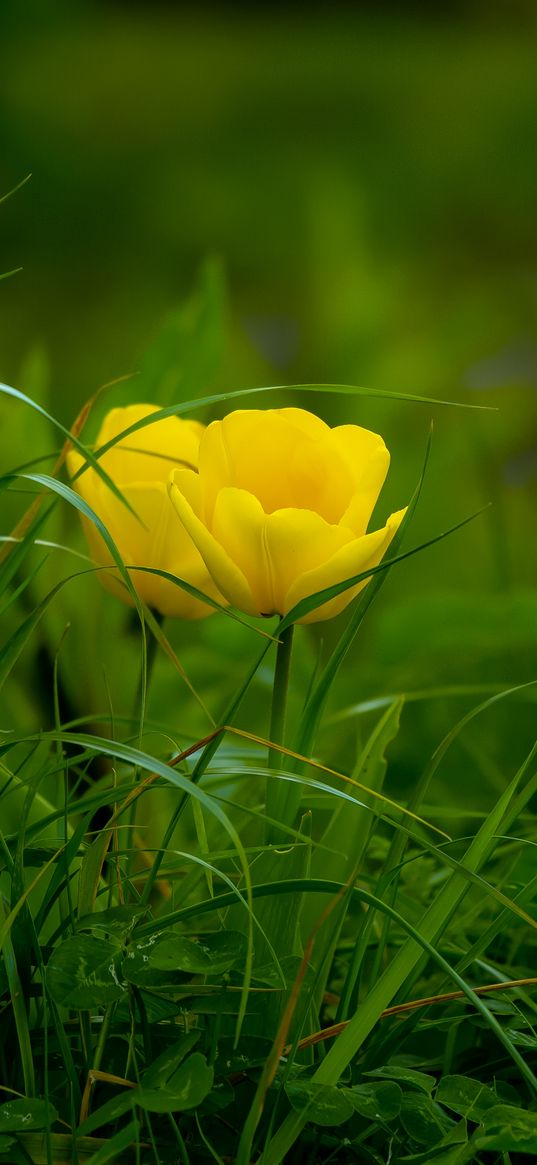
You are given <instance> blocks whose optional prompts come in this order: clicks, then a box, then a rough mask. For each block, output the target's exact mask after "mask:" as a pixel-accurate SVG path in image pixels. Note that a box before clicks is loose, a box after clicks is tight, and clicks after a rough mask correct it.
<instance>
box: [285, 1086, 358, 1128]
mask: <svg viewBox="0 0 537 1165" xmlns="http://www.w3.org/2000/svg"><path fill="white" fill-rule="evenodd" d="M285 1092H286V1095H287V1099H288V1100H289V1103H290V1104H291V1105H292V1107H293V1108H294V1109H296V1111H297V1112H300V1113H302V1115H303V1116H304V1117H305V1118H306V1120H308V1121H313V1124H316V1125H323V1126H325V1127H327V1128H328V1127H330V1126H331V1125H342V1124H343V1123H344V1122H345V1121H347V1120H349V1118H350V1117H351V1116H352V1114H353V1112H354V1107H353V1105H352V1103H351V1101H350V1100H349V1097H348V1092H349V1089H345V1090H343V1089H341V1088H336V1086H335V1085H334V1084H312V1083H311V1082H309V1081H301V1080H294V1081H293V1082H292V1083H290V1084H286V1086H285Z"/></svg>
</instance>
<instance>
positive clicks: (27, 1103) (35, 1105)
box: [0, 1097, 58, 1135]
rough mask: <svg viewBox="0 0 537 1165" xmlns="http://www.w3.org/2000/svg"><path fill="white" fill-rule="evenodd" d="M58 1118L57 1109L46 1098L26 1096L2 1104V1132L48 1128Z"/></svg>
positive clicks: (0, 1121)
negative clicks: (37, 1098)
mask: <svg viewBox="0 0 537 1165" xmlns="http://www.w3.org/2000/svg"><path fill="white" fill-rule="evenodd" d="M57 1119H58V1113H57V1112H56V1109H55V1108H54V1107H53V1105H52V1104H50V1103H49V1102H48V1101H46V1100H36V1099H35V1098H32V1099H31V1100H27V1099H26V1098H25V1097H22V1098H20V1099H19V1098H17V1100H8V1101H6V1103H5V1104H2V1105H0V1133H2V1135H4V1134H5V1133H22V1132H26V1130H28V1131H29V1130H30V1129H46V1128H49V1127H50V1125H52V1124H53V1123H54V1121H55V1120H57Z"/></svg>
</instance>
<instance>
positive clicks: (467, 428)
mask: <svg viewBox="0 0 537 1165" xmlns="http://www.w3.org/2000/svg"><path fill="white" fill-rule="evenodd" d="M0 23H1V40H2V68H1V80H0V85H1V91H2V101H1V114H0V116H1V124H0V175H1V191H0V192H7V191H8V190H10V189H11V188H12V187H14V186H15V185H16V184H17V183H18V182H20V180H21V179H22V178H24V176H25V175H26V174H27V173H29V172H31V174H32V177H31V180H30V181H29V182H28V183H27V184H26V185H25V186H24V187H23V188H22V189H21V190H19V191H18V192H17V193H15V194H14V195H13V196H12V197H11V198H10V199H9V200H7V201H6V202H4V203H3V204H2V205H1V206H0V266H1V269H2V270H3V271H9V270H11V269H13V268H17V267H19V266H22V267H23V271H22V272H20V273H19V274H17V275H15V276H13V277H12V278H10V279H8V280H5V281H3V282H2V283H1V284H0V353H1V361H0V365H1V366H0V378H1V379H2V380H4V381H6V382H7V383H9V384H12V385H15V386H16V387H17V388H19V389H21V390H23V391H25V392H27V393H29V394H30V395H32V396H33V397H35V399H37V400H38V401H40V402H41V403H42V404H43V405H45V406H46V407H48V408H50V410H51V411H52V412H53V413H54V415H55V416H57V417H58V418H59V419H60V420H61V421H62V422H63V423H64V424H70V423H71V422H72V421H73V419H74V417H75V415H76V414H77V412H78V410H79V409H80V407H81V405H82V404H83V402H84V401H85V400H86V399H87V398H88V397H89V396H91V395H92V394H93V393H94V392H95V390H96V389H97V388H98V387H99V385H101V384H103V383H105V382H108V381H111V380H113V379H114V378H117V377H121V376H123V375H125V374H131V373H136V374H137V375H135V376H134V378H133V379H132V380H129V381H128V382H127V383H126V384H125V383H123V384H120V385H117V386H116V387H114V388H111V389H110V390H107V393H106V394H105V395H104V397H103V398H102V399H101V401H100V402H99V404H98V406H97V407H96V409H95V411H94V414H92V419H91V420H90V423H89V426H88V429H87V431H86V432H87V435H88V438H91V435H92V434H93V435H94V434H95V431H96V425H97V422H98V419H99V416H101V415H102V413H103V411H104V410H105V409H106V408H108V407H110V406H111V405H112V404H115V403H123V402H125V401H126V400H128V399H139V400H145V399H151V400H154V401H155V402H157V403H163V404H168V403H170V402H171V401H173V400H177V399H185V398H191V397H198V396H202V395H203V394H204V393H205V392H207V391H210V390H225V389H234V388H242V387H246V386H251V385H262V384H293V383H311V382H321V383H327V382H343V383H347V384H357V385H365V386H369V387H371V388H374V389H388V390H392V391H395V392H402V393H411V394H420V395H423V396H430V397H435V398H445V399H448V400H455V401H460V402H464V403H466V404H472V405H487V406H490V407H491V409H492V410H494V411H471V410H465V409H461V408H453V409H450V408H441V407H433V406H429V405H425V404H414V403H408V402H404V401H394V400H372V399H367V398H364V397H360V398H356V399H352V398H349V397H341V398H330V399H329V398H327V397H321V396H313V395H312V396H308V397H306V398H303V397H301V398H300V403H302V404H305V405H306V406H307V407H311V408H314V409H316V410H317V411H318V412H320V413H321V414H322V415H323V416H324V417H325V418H326V419H327V420H328V421H330V422H331V423H337V422H343V421H355V422H357V423H362V424H365V425H367V426H369V427H372V428H377V429H378V430H379V431H380V432H382V433H383V435H384V437H385V439H386V441H387V444H388V445H389V447H390V449H391V450H392V469H391V473H390V479H389V482H388V483H387V486H386V488H385V491H384V493H383V496H382V499H381V503H380V505H379V515H380V516H385V514H386V513H387V512H389V510H390V509H394V508H398V507H399V506H401V505H402V504H404V503H405V502H406V501H407V499H408V498H409V496H410V493H411V491H412V489H413V487H414V484H415V482H416V480H417V478H418V476H419V473H420V468H421V464H422V460H423V452H424V448H425V443H426V439H427V433H428V431H429V426H430V423H431V420H432V421H433V422H434V439H433V450H432V457H431V463H430V468H429V472H428V475H427V479H426V483H425V487H424V494H423V500H422V502H421V505H420V509H419V512H418V514H417V516H416V520H415V523H414V526H413V529H412V531H411V534H410V536H409V542H408V545H418V544H419V543H420V542H421V541H423V540H425V539H426V538H429V537H432V536H434V535H435V534H437V533H439V532H440V531H442V530H444V529H447V527H449V526H450V525H452V524H454V523H455V522H457V521H459V520H460V519H462V518H464V517H466V516H467V515H469V514H470V513H472V512H473V511H474V510H477V509H478V508H479V507H480V506H484V505H485V504H486V503H488V502H491V503H492V505H491V507H490V509H488V510H487V511H486V513H484V514H483V515H482V516H481V517H479V518H477V519H476V521H475V522H474V523H472V524H470V525H469V526H468V527H466V528H465V529H464V530H462V531H460V532H459V533H457V534H455V535H454V536H453V537H451V538H449V539H446V541H445V542H442V543H440V544H439V545H438V546H436V547H434V548H433V549H430V550H426V551H424V552H423V554H419V555H416V556H415V557H414V558H412V559H410V560H409V561H408V562H406V563H405V564H403V565H402V566H400V567H398V568H397V569H394V570H393V571H392V572H391V575H390V578H389V579H388V581H387V584H386V586H385V588H384V590H383V592H382V595H381V597H380V598H379V599H378V601H377V602H376V604H375V607H374V609H372V611H371V613H370V617H369V619H368V625H367V628H365V629H364V634H363V636H362V639H361V641H360V644H359V645H358V646H357V648H356V651H355V653H354V655H353V658H352V661H349V662H348V664H347V666H346V670H345V673H344V675H343V676H342V677H341V680H340V684H339V687H338V691H337V693H336V694H335V696H334V704H335V707H342V706H347V705H350V704H353V703H355V702H357V701H359V700H363V699H367V698H369V697H375V696H377V695H382V694H385V693H390V692H394V691H400V690H413V691H426V692H427V691H428V692H431V691H433V690H435V689H437V688H439V689H441V688H442V687H443V686H446V685H448V686H452V685H456V684H461V685H468V684H475V685H477V686H479V685H481V687H483V686H484V685H487V684H492V685H494V684H502V683H505V684H506V685H507V684H509V683H520V682H523V681H524V680H529V679H533V678H534V661H535V648H536V645H537V600H536V591H535V580H536V574H535V568H536V565H537V551H536V528H535V502H536V494H537V491H536V482H537V437H536V430H537V424H536V421H537V408H536V402H537V336H536V329H535V321H536V310H537V229H536V206H537V141H536V137H537V132H536V127H537V70H536V67H535V62H536V60H537V51H536V50H537V9H536V6H535V4H533V3H532V2H531V0H528V3H524V2H520V0H511V2H509V3H507V2H505V3H500V2H497V3H495V2H493V0H491V2H487V3H485V2H483V3H467V4H464V3H449V4H447V3H446V4H443V3H435V4H429V5H427V4H422V5H418V4H411V3H400V4H395V3H385V4H378V3H370V4H367V3H360V4H355V5H353V6H348V7H347V6H339V5H337V4H336V5H322V6H321V5H319V6H316V5H313V6H309V7H308V10H307V12H305V11H304V12H299V11H298V8H295V6H293V5H281V6H279V5H270V6H266V7H265V6H255V5H254V6H252V5H238V4H237V5H229V6H228V5H222V6H215V7H213V8H209V7H206V6H204V5H197V6H191V7H186V6H183V5H181V4H179V3H167V4H166V3H159V2H157V0H151V2H150V0H147V2H146V3H143V2H138V3H134V2H130V3H129V2H127V0H124V2H122V3H120V2H115V0H102V2H101V3H97V2H96V0H95V2H93V3H92V2H90V0H64V2H63V3H62V2H60V0H48V2H45V3H43V2H42V0H24V2H22V0H19V2H16V3H10V2H9V0H4V3H3V4H2V9H1V15H0ZM291 400H292V396H291V395H290V394H285V393H279V394H276V395H274V397H270V398H268V397H267V399H266V400H265V401H264V403H265V404H266V405H268V404H269V403H270V404H273V403H274V404H276V403H283V402H286V403H290V401H291ZM220 412H222V409H220ZM199 415H200V417H201V419H209V418H210V417H211V416H214V415H218V410H217V409H216V410H215V409H213V410H212V411H210V412H207V411H206V412H205V413H200V414H199ZM0 444H1V446H2V465H4V466H5V467H6V468H9V467H11V466H14V465H18V464H21V463H23V462H25V461H27V460H28V459H29V458H30V457H33V456H38V455H40V454H45V453H47V452H51V451H52V450H54V449H55V448H58V445H59V439H58V435H57V434H55V433H54V431H53V430H52V429H51V428H50V427H48V426H47V425H46V424H45V423H44V422H42V420H40V419H39V418H37V417H36V416H35V415H33V414H31V413H30V412H29V410H27V409H25V408H24V407H23V406H22V405H18V404H15V403H14V402H13V401H6V400H1V401H0ZM43 465H44V466H45V468H46V467H47V465H46V463H43ZM25 500H27V499H21V497H20V496H19V495H18V494H16V493H10V495H9V497H8V498H7V500H6V495H3V501H2V510H3V520H2V532H3V533H8V532H9V529H10V528H11V524H12V522H13V521H14V520H15V518H16V517H17V515H18V514H19V513H20V512H21V511H22V507H23V504H24V501H25ZM49 537H51V538H57V539H58V540H60V541H62V542H63V543H67V544H69V545H73V546H77V547H78V548H79V549H82V540H81V536H80V534H79V531H78V529H77V527H76V521H75V519H74V517H73V515H72V514H71V513H70V512H69V511H68V507H67V506H65V507H63V508H61V509H60V507H57V508H56V510H55V512H54V516H53V519H52V522H51V526H50V532H49ZM72 569H73V564H72V562H71V561H70V560H68V558H67V557H66V555H65V554H64V555H63V557H62V553H61V552H57V553H56V554H51V556H50V557H49V559H48V560H47V562H46V563H45V566H44V567H43V568H42V569H41V570H40V572H39V574H38V575H37V576H36V578H35V580H34V581H33V582H32V584H31V587H30V588H28V589H27V590H26V591H25V592H24V595H23V596H22V597H21V600H20V607H21V613H24V611H25V609H26V608H25V604H26V605H28V604H30V603H31V602H35V601H36V599H37V598H38V597H40V596H41V595H42V594H43V593H44V591H45V589H46V585H49V584H50V585H51V584H52V581H54V579H55V578H57V577H60V576H61V574H62V572H63V573H66V572H67V571H71V570H72ZM10 618H11V619H12V618H13V609H11V611H10ZM67 623H69V624H70V630H69V633H68V634H66V635H65V637H64V639H63V640H62V648H61V653H62V655H61V660H62V666H61V669H60V670H61V675H62V685H63V688H62V692H63V694H62V699H63V701H64V712H65V715H66V716H67V715H70V714H72V715H76V714H77V713H78V714H82V712H83V711H84V712H87V711H90V712H95V713H96V712H97V711H99V710H102V709H103V708H106V707H108V704H109V701H110V699H112V701H113V703H114V706H115V709H116V711H118V712H121V711H123V712H126V710H127V708H128V707H129V706H130V702H131V701H132V692H133V685H134V683H135V673H136V668H135V667H134V666H133V658H134V656H133V652H134V647H135V643H136V636H135V630H134V628H133V625H132V622H131V621H130V617H129V613H128V612H127V611H126V610H125V609H124V608H121V607H120V605H119V604H117V603H115V602H114V601H113V600H112V599H110V597H109V596H107V595H105V594H104V592H101V590H100V588H99V586H98V584H97V583H96V582H95V580H94V579H89V580H88V579H84V580H82V581H79V582H76V583H73V584H69V586H68V587H67V588H66V589H65V590H64V591H63V592H62V593H61V595H60V596H58V598H57V600H55V602H54V604H53V605H52V606H51V608H50V609H49V611H48V612H47V616H46V618H45V619H44V620H43V622H42V624H41V629H40V632H39V635H40V640H39V644H38V648H39V650H38V651H37V654H36V653H35V651H34V654H33V655H32V653H31V652H28V653H26V655H25V656H24V657H23V661H22V663H21V667H20V669H19V672H18V678H17V679H16V681H14V683H13V684H12V686H11V688H10V692H9V695H8V697H7V701H8V703H7V707H8V710H9V711H8V719H9V718H10V717H11V719H12V720H13V722H14V723H19V724H20V723H24V724H25V725H26V726H28V725H29V726H30V727H39V726H42V725H43V724H46V723H47V722H48V721H49V719H50V716H51V708H50V676H51V661H53V659H54V656H55V654H56V652H57V650H58V644H59V643H60V640H61V639H62V634H63V630H64V627H65V626H66V624H67ZM337 630H338V628H337V626H336V624H333V625H332V624H330V625H326V626H325V627H324V629H323V628H321V629H319V630H317V631H312V632H305V633H304V634H303V635H302V637H301V647H300V650H299V651H298V653H297V663H296V669H297V676H296V682H297V686H299V684H300V680H301V677H302V678H303V679H304V680H305V679H306V678H307V676H308V675H309V674H310V673H311V669H312V666H313V663H314V661H315V659H316V657H317V653H318V651H319V644H321V648H320V649H321V650H323V646H322V642H321V640H322V641H323V642H324V650H327V649H328V647H329V645H330V642H331V641H332V640H333V637H334V636H335V634H336V633H337ZM170 635H171V638H172V640H173V641H174V644H175V646H176V647H177V649H178V652H179V654H180V655H181V659H182V660H183V662H184V664H185V666H187V668H188V670H189V673H190V674H191V675H192V678H193V680H194V681H195V683H196V684H197V685H198V686H199V687H200V689H201V690H202V691H203V694H204V697H205V699H206V700H207V701H208V702H209V703H210V705H211V707H212V709H213V711H214V713H215V714H217V711H218V709H219V707H220V706H221V704H222V702H223V701H224V700H225V696H226V693H227V692H228V691H231V690H232V689H233V685H234V684H236V682H237V679H238V677H239V676H241V675H242V674H243V672H244V667H245V659H246V658H248V659H250V658H251V657H252V655H253V653H254V652H255V650H257V648H256V644H255V643H252V642H251V637H248V634H247V633H242V632H241V631H239V630H237V628H236V627H235V626H233V625H232V624H231V623H230V622H229V621H226V620H225V619H223V618H220V617H216V618H214V619H211V620H209V621H207V622H206V623H204V624H203V625H196V626H195V627H191V626H181V627H175V628H170ZM269 681H270V675H269V673H268V671H267V673H266V674H265V673H263V674H261V676H260V678H259V682H258V685H257V688H256V689H254V690H253V693H252V697H251V700H252V715H253V716H254V717H256V716H257V722H258V726H259V727H260V728H261V727H262V726H263V725H262V718H261V719H260V718H259V715H258V713H257V712H256V711H255V710H254V703H255V701H256V700H257V702H258V703H257V707H261V706H262V701H260V700H259V695H260V691H263V693H264V694H266V693H268V685H269ZM174 692H175V694H172V686H171V685H170V674H169V664H168V663H167V662H166V661H165V660H162V661H161V662H160V663H159V665H158V666H157V673H156V677H155V689H154V708H158V711H159V713H162V715H163V716H164V713H163V709H164V711H165V710H166V709H174V715H175V710H176V709H177V708H180V709H181V716H183V715H184V716H185V718H186V720H188V723H189V724H190V725H194V726H196V725H199V729H200V731H202V730H203V729H204V728H205V727H206V724H205V722H204V721H203V717H202V715H201V713H199V712H198V710H197V706H196V705H195V704H194V703H193V702H192V701H191V700H190V697H189V696H188V693H186V691H185V690H183V689H182V688H180V694H178V692H179V688H177V690H175V689H174ZM465 701H466V703H465ZM474 702H475V700H474ZM466 706H468V697H467V696H465V697H461V700H460V701H457V699H456V698H455V697H454V696H453V695H450V696H445V697H441V696H439V697H438V699H437V700H435V701H432V702H431V703H427V704H424V703H422V702H419V701H417V702H416V703H415V704H413V705H412V707H411V709H410V711H409V714H408V718H407V721H406V723H407V729H406V736H404V737H403V743H402V744H401V746H400V755H399V758H398V763H399V771H400V774H401V780H404V779H405V774H407V775H409V779H410V776H411V774H412V773H413V771H414V769H415V765H416V763H417V761H416V756H415V741H416V739H417V735H419V739H420V748H421V749H422V740H423V735H424V734H425V737H426V747H429V744H430V747H433V745H434V743H435V742H436V741H437V739H438V737H439V735H440V734H441V732H442V731H443V730H444V729H445V728H446V727H448V726H449V724H450V723H452V722H453V720H454V718H455V717H456V715H457V713H458V712H459V711H460V710H463V709H464V707H466ZM524 717H526V709H525V707H523V706H522V705H520V706H519V705H518V704H517V703H516V702H515V703H514V704H513V703H512V704H511V705H510V706H509V709H508V711H501V710H500V711H498V714H497V718H496V720H495V724H494V730H491V726H490V721H487V726H486V727H484V728H483V729H482V730H481V729H477V728H476V729H475V732H476V733H479V732H481V736H480V737H479V740H478V743H479V748H478V749H477V750H476V740H475V738H472V739H470V738H469V740H470V743H469V744H468V748H470V746H472V747H473V749H474V754H476V751H477V752H478V753H479V757H480V760H479V762H477V761H475V755H474V756H473V759H472V764H473V763H474V762H475V763H478V764H479V765H480V766H481V770H482V773H483V775H484V776H485V777H486V780H487V782H489V783H490V782H492V784H493V785H495V786H496V787H498V788H499V787H501V785H502V781H503V780H504V765H505V763H506V756H507V755H508V754H509V752H510V750H511V748H512V745H513V741H514V740H515V739H518V734H519V733H522V735H524V733H525V731H526V729H525V728H524V726H523V719H524ZM179 719H181V717H179ZM345 724H347V722H345ZM418 729H419V733H417V730H418ZM177 731H178V732H180V727H179V725H178V728H177ZM347 731H348V734H349V739H351V738H352V740H354V735H353V734H354V733H355V731H356V728H355V725H354V722H353V723H352V727H350V728H349V727H348V726H347V727H346V728H345V729H344V728H342V727H341V726H340V728H339V729H338V731H337V732H336V733H335V736H334V748H335V747H336V745H337V748H338V749H341V748H342V747H344V744H345V732H347ZM487 733H488V734H489V735H487ZM472 740H473V744H472ZM330 747H331V744H330V728H329V726H328V728H327V733H326V741H325V748H326V749H327V750H328V751H330ZM351 747H354V745H351V744H349V748H351ZM422 755H423V750H422ZM459 759H460V758H459ZM467 759H468V758H467V757H466V760H467Z"/></svg>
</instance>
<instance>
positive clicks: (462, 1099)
mask: <svg viewBox="0 0 537 1165" xmlns="http://www.w3.org/2000/svg"><path fill="white" fill-rule="evenodd" d="M435 1100H437V1101H438V1103H439V1104H444V1105H445V1106H446V1108H451V1109H453V1112H456V1113H458V1114H459V1116H464V1117H466V1118H467V1119H468V1120H471V1121H475V1123H476V1124H480V1122H481V1118H482V1117H483V1115H484V1113H486V1112H487V1111H488V1110H489V1109H490V1108H494V1106H495V1105H497V1104H498V1097H497V1096H496V1093H495V1092H493V1090H492V1088H488V1087H487V1085H486V1084H481V1083H480V1082H479V1080H474V1079H472V1078H471V1077H469V1076H443V1077H442V1079H441V1080H440V1083H439V1085H438V1088H437V1091H436V1096H435Z"/></svg>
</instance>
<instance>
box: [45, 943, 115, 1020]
mask: <svg viewBox="0 0 537 1165" xmlns="http://www.w3.org/2000/svg"><path fill="white" fill-rule="evenodd" d="M119 973H120V972H119V965H118V948H117V944H116V943H111V942H107V941H105V940H104V939H100V938H94V937H91V936H90V935H82V934H81V935H75V936H74V937H73V938H68V939H66V940H65V942H63V943H61V944H60V946H59V947H57V948H56V950H55V951H53V953H52V955H51V957H50V959H49V962H48V966H47V986H48V989H49V991H50V994H51V996H52V998H53V1000H54V1002H55V1003H58V1004H59V1005H60V1006H61V1007H72V1008H74V1009H75V1010H76V1011H87V1010H88V1009H90V1008H92V1007H100V1006H101V1005H103V1004H106V1003H112V1002H113V1001H114V1000H115V999H120V998H121V996H122V995H124V993H125V991H126V987H125V986H124V985H123V984H122V983H121V982H120V979H119Z"/></svg>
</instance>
